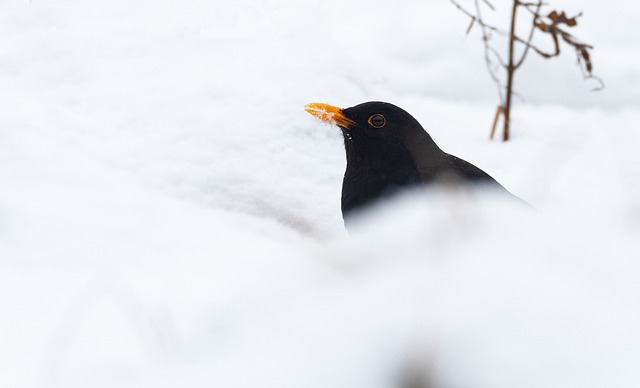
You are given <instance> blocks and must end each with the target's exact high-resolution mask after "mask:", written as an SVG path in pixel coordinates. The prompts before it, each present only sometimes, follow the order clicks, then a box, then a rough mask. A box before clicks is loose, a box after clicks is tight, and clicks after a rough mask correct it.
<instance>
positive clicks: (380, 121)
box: [367, 114, 387, 128]
mask: <svg viewBox="0 0 640 388" xmlns="http://www.w3.org/2000/svg"><path fill="white" fill-rule="evenodd" d="M367 122H368V123H369V124H370V125H371V126H372V127H374V128H382V127H384V125H385V124H386V123H387V120H385V118H384V116H383V115H381V114H377V115H373V116H371V117H369V120H367Z"/></svg>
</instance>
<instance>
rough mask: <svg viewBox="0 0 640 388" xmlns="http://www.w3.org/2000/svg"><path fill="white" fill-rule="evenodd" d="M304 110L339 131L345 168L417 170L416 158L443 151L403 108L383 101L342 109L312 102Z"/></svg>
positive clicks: (435, 154) (434, 154)
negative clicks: (343, 148) (343, 150)
mask: <svg viewBox="0 0 640 388" xmlns="http://www.w3.org/2000/svg"><path fill="white" fill-rule="evenodd" d="M305 110H306V111H307V112H309V113H311V114H312V115H314V116H316V117H317V118H319V119H320V120H322V121H324V122H327V123H330V124H336V125H337V126H338V127H340V129H341V130H342V135H343V137H344V143H345V150H346V153H347V167H349V166H350V165H353V164H354V163H357V164H366V165H367V168H368V169H374V170H393V171H398V170H407V169H415V168H416V157H417V158H419V159H420V158H422V156H423V154H424V153H425V152H429V151H431V153H432V156H437V155H438V154H439V153H441V152H442V151H441V150H440V149H439V148H438V147H437V145H436V144H435V143H434V142H433V140H432V139H431V137H430V136H429V134H427V132H425V130H424V129H423V128H422V126H421V125H420V123H419V122H418V120H416V119H415V118H413V116H411V115H410V114H409V113H407V112H406V111H405V110H404V109H402V108H399V107H397V106H395V105H393V104H389V103H386V102H365V103H362V104H359V105H356V106H353V107H351V108H346V109H341V108H338V107H335V106H332V105H328V104H322V103H311V104H307V105H306V106H305Z"/></svg>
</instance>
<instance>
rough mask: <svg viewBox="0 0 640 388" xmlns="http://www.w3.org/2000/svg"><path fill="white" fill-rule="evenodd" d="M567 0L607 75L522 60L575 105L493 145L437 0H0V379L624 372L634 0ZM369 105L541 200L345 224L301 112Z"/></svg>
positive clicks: (536, 113) (330, 165) (474, 377)
mask: <svg viewBox="0 0 640 388" xmlns="http://www.w3.org/2000/svg"><path fill="white" fill-rule="evenodd" d="M445 3H446V2H445ZM626 6H631V5H626ZM576 7H577V9H576V11H579V10H581V9H582V8H583V7H584V8H586V7H599V8H596V9H598V10H599V12H600V16H601V17H602V21H601V22H600V21H599V22H597V23H596V22H594V24H593V26H595V27H593V26H592V27H591V28H592V30H591V31H592V32H591V36H587V38H589V39H588V41H590V42H591V41H594V44H595V43H599V44H598V45H596V47H597V50H601V49H602V50H603V51H607V50H608V52H609V54H610V55H602V56H599V57H598V61H597V66H600V67H599V69H602V72H600V70H598V71H599V74H602V75H603V78H605V80H606V81H607V83H608V85H617V87H611V90H615V91H616V93H610V94H602V95H601V96H602V97H589V98H593V99H594V100H595V102H594V103H593V105H595V106H597V107H588V106H585V105H580V103H579V101H577V100H576V99H575V98H574V96H575V94H576V93H575V90H576V89H575V88H576V86H575V84H571V82H573V81H572V80H571V79H570V78H569V77H568V76H566V74H569V73H570V74H574V72H575V69H574V68H573V67H570V68H568V70H567V73H562V74H563V75H561V76H559V78H558V79H554V81H553V82H551V81H549V82H541V81H540V80H539V79H535V78H531V79H524V78H523V79H522V85H523V89H525V90H524V91H523V92H522V94H523V95H526V96H534V98H536V97H535V96H538V98H539V99H538V100H534V101H533V102H536V101H537V102H540V101H553V102H554V103H556V104H560V103H563V104H569V105H571V106H572V107H567V106H563V105H542V106H535V105H528V106H518V107H517V108H516V111H514V127H515V128H517V129H516V130H515V131H514V139H513V141H512V142H511V144H509V145H503V144H498V143H488V142H487V141H486V139H485V138H486V135H487V134H486V129H487V128H486V127H488V124H489V123H488V122H487V112H489V114H491V113H492V112H493V111H494V109H495V106H494V105H493V103H494V102H493V99H494V96H493V94H492V93H493V86H492V84H491V80H490V79H488V78H486V79H483V78H481V77H478V76H477V68H476V67H472V68H466V67H463V66H466V64H469V63H476V62H480V63H481V61H482V56H481V55H482V53H481V52H480V51H473V49H472V48H469V50H468V54H461V53H462V52H465V53H466V52H467V50H462V49H461V48H460V45H462V44H463V43H462V42H461V35H462V33H463V31H462V30H463V29H464V27H466V25H465V26H462V27H461V28H460V26H458V25H457V24H456V23H450V22H449V20H452V19H451V18H454V17H459V15H458V12H457V11H456V10H455V9H454V8H453V7H450V6H449V4H446V6H442V4H441V3H437V2H424V1H415V2H411V1H407V2H400V3H398V4H397V5H394V12H393V13H390V12H388V9H386V8H385V7H382V6H380V4H377V3H376V2H370V1H364V0H351V1H349V2H344V1H342V0H340V1H338V0H327V1H326V2H309V3H307V2H298V1H293V0H292V1H287V0H273V1H261V2H259V1H248V0H247V1H237V2H215V1H211V2H205V1H199V0H191V1H178V0H159V1H158V0H153V1H152V0H137V1H129V0H126V1H125V0H112V1H97V2H82V1H77V0H58V1H56V2H46V1H37V0H35V1H5V2H2V3H0V32H1V35H2V36H3V39H1V40H0V41H1V42H0V84H1V85H2V87H0V107H1V109H0V387H3V388H4V387H7V388H14V387H38V388H40V387H43V388H44V387H47V388H48V387H83V388H84V387H140V388H142V387H154V388H164V387H250V386H251V387H253V386H261V387H296V388H298V387H305V388H313V387H322V388H325V387H332V388H339V387H345V388H347V387H349V388H353V387H368V388H375V387H381V388H382V387H388V388H396V387H398V388H405V387H406V388H414V387H415V388H419V387H429V388H449V387H456V388H457V387H465V388H472V387H478V388H482V387H487V388H500V387H505V388H514V387H518V388H527V387H545V388H547V387H563V388H564V387H580V388H585V387H607V388H609V387H638V386H640V368H638V363H639V362H640V338H639V337H640V334H639V333H640V330H638V327H640V312H639V309H638V302H637V299H638V295H640V282H638V281H637V279H636V278H637V275H636V274H637V273H639V272H640V263H639V262H638V258H639V257H640V239H639V238H638V236H639V235H640V233H639V232H640V201H639V198H640V184H639V183H638V182H640V167H639V166H640V153H638V152H637V149H638V144H639V141H640V137H639V134H638V131H637V124H636V123H638V122H640V110H639V109H638V108H637V106H638V104H637V101H638V94H637V91H638V90H640V88H637V87H635V86H634V85H636V86H637V80H638V79H640V78H638V68H637V66H636V65H635V64H636V63H637V61H633V60H630V61H627V60H625V61H621V60H620V59H619V58H627V57H628V55H633V54H635V51H634V50H635V47H636V45H637V42H636V41H634V40H633V39H631V40H628V41H626V40H624V39H623V40H621V39H620V37H621V36H627V35H626V34H623V33H622V32H626V31H633V28H635V20H634V19H633V18H634V17H635V15H636V14H637V13H633V12H625V13H624V14H622V15H620V14H619V12H618V10H617V9H616V8H615V7H610V6H609V5H608V4H601V2H596V1H595V0H593V1H591V0H590V1H581V2H579V3H578V4H576ZM591 9H593V8H591ZM567 11H570V10H567ZM585 11H586V10H585ZM576 13H577V12H576ZM352 15H358V16H360V17H358V18H356V17H352ZM425 15H428V17H429V20H430V21H429V22H428V23H425ZM592 15H593V13H592ZM607 15H609V16H607ZM387 18H391V19H392V21H393V22H387V21H388V20H387ZM345 20H348V21H349V23H345ZM456 20H458V19H456ZM607 20H608V21H611V20H615V23H613V22H609V23H607V22H606V21H607ZM464 23H466V21H464ZM398 25H401V26H402V28H397V26H398ZM581 27H582V28H584V29H585V30H583V31H586V32H588V31H590V30H589V29H588V28H589V25H588V24H587V22H586V18H585V23H584V25H583V26H581ZM598 28H603V29H604V30H593V29H598ZM616 29H619V30H616ZM593 31H595V32H593ZM586 35H589V34H588V33H586ZM594 36H595V37H596V38H597V39H601V41H600V42H597V39H591V38H593V37H594ZM416 41H420V42H423V43H424V45H425V47H424V50H418V51H416V49H415V45H414V44H413V43H411V42H416ZM309 42H321V43H322V49H319V48H318V45H310V44H309ZM402 42H405V43H409V44H401V43H402ZM475 43H477V42H474V44H473V45H474V47H475ZM600 43H602V44H600ZM327 48H329V49H328V50H329V51H330V53H327ZM460 55H469V57H465V58H462V57H460ZM594 55H596V54H594ZM598 55H599V54H598ZM636 56H637V55H636ZM569 57H570V56H567V58H568V59H567V61H568V62H572V60H573V59H571V58H569ZM616 58H617V60H616ZM607 61H608V62H607ZM532 63H535V62H532ZM569 65H570V66H573V64H572V63H570V64H569ZM607 70H608V71H607ZM466 77H468V78H466ZM574 81H575V82H576V83H578V84H579V85H582V83H581V82H582V81H581V80H580V79H579V77H578V79H576V80H574ZM563 82H566V83H568V84H565V83H563ZM545 84H546V85H545ZM527 85H528V86H527ZM543 85H545V86H543ZM548 85H554V87H548ZM559 85H560V86H559ZM562 85H564V86H562ZM568 85H571V86H568ZM527 88H530V89H527ZM487 90H489V93H491V95H490V96H489V97H488V100H489V102H486V101H485V100H483V97H481V96H485V95H486V93H487V92H486V91H487ZM618 92H620V93H618ZM427 93H429V94H427ZM605 93H606V91H605ZM460 96H465V98H469V100H467V101H459V98H460ZM479 96H480V97H479ZM581 98H584V99H585V100H586V99H587V97H584V96H582V97H581ZM598 98H600V99H601V100H597V99H598ZM378 99H384V100H387V101H389V102H393V103H396V104H398V105H399V106H402V107H403V108H405V109H407V110H408V111H409V112H411V113H412V115H414V116H415V117H416V118H417V119H418V120H419V121H420V122H421V123H422V124H423V125H424V126H425V128H427V130H428V131H429V132H430V134H431V135H432V136H433V137H434V138H435V139H436V141H437V142H438V144H439V145H440V146H441V147H442V148H443V149H445V150H446V151H448V152H451V153H453V154H455V155H459V156H461V157H463V158H465V159H467V160H469V161H470V162H472V163H474V164H476V165H478V166H479V167H481V168H483V169H484V170H485V171H487V172H488V173H490V174H491V175H492V176H494V177H496V178H497V179H498V181H500V182H501V183H502V184H504V185H505V187H507V188H508V189H509V190H510V191H512V192H513V193H514V194H516V195H518V196H521V197H522V198H523V199H525V200H527V201H528V202H530V203H531V204H532V205H533V206H534V207H536V208H537V210H535V211H532V210H530V209H526V208H523V207H522V206H519V205H516V204H513V203H504V202H502V201H501V200H500V199H499V198H495V197H492V196H489V195H486V194H485V193H482V192H472V191H465V190H453V191H450V190H427V191H425V190H418V191H415V192H408V193H406V194H405V195H403V196H401V197H398V198H396V199H395V200H393V201H390V202H389V203H387V204H385V205H384V206H381V207H379V208H376V209H373V210H372V211H371V212H370V213H368V214H365V215H363V217H362V218H361V220H360V221H361V222H360V224H361V225H360V227H359V228H358V230H356V231H354V232H353V233H352V234H351V235H347V233H346V231H345V230H344V228H343V225H342V220H341V218H340V211H339V209H340V204H339V200H340V184H341V179H342V172H343V171H344V151H343V148H342V144H341V139H340V134H339V132H338V130H337V129H335V128H330V127H323V126H319V125H318V123H317V122H316V121H315V120H314V119H313V118H311V117H308V115H307V114H306V113H305V112H304V111H303V110H302V107H303V105H304V104H305V103H307V102H310V101H316V100H324V101H326V102H329V103H334V104H336V105H341V104H344V106H351V105H355V104H357V103H360V102H363V101H367V100H378ZM451 99H453V100H451ZM601 105H606V106H607V108H601V107H600V106H601ZM489 118H490V117H489ZM485 123H486V125H485ZM634 125H635V126H636V127H634Z"/></svg>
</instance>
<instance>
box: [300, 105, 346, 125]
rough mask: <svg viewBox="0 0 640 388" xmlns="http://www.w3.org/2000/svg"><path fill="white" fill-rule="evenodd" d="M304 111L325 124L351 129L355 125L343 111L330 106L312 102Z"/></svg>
mask: <svg viewBox="0 0 640 388" xmlns="http://www.w3.org/2000/svg"><path fill="white" fill-rule="evenodd" d="M304 110H306V111H307V112H309V113H310V114H312V115H313V116H315V117H317V118H319V119H320V120H322V121H324V122H325V123H329V124H336V125H338V126H339V127H344V128H349V127H351V126H353V125H355V121H353V120H351V119H349V118H347V117H346V116H345V115H344V113H342V109H340V108H338V107H335V106H333V105H329V104H323V103H320V102H312V103H310V104H307V105H305V106H304Z"/></svg>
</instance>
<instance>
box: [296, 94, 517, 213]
mask: <svg viewBox="0 0 640 388" xmlns="http://www.w3.org/2000/svg"><path fill="white" fill-rule="evenodd" d="M306 109H307V111H308V112H309V113H311V114H313V115H314V116H316V117H318V118H320V119H321V120H323V121H327V122H330V123H335V124H337V125H338V126H339V127H340V129H341V130H342V135H343V137H344V143H345V151H346V155H347V168H346V171H345V174H344V180H343V184H342V215H343V217H344V219H345V221H346V220H347V218H348V217H349V216H350V215H351V214H353V213H354V212H356V211H358V210H360V209H362V208H364V207H366V206H368V205H370V204H372V203H374V202H376V201H378V200H380V199H381V198H385V197H388V196H390V195H393V194H394V193H396V192H397V191H399V190H401V189H405V188H409V187H412V186H417V185H424V184H431V183H434V182H441V181H444V180H455V181H459V182H463V183H469V184H474V185H478V184H479V185H482V186H487V187H490V188H492V189H494V190H497V191H500V192H503V193H507V194H509V195H512V194H510V193H509V192H508V191H507V190H506V189H505V188H504V187H503V186H502V185H500V184H499V183H498V182H497V181H496V180H495V179H493V178H492V177H491V176H490V175H489V174H487V173H486V172H484V171H482V170H481V169H480V168H478V167H476V166H474V165H473V164H471V163H469V162H467V161H465V160H463V159H460V158H458V157H456V156H453V155H450V154H447V153H446V152H444V151H442V150H441V149H440V148H439V147H438V146H437V145H436V143H435V142H434V141H433V139H432V138H431V136H430V135H429V134H428V133H427V132H426V131H425V130H424V129H423V128H422V126H421V125H420V123H419V122H418V121H417V120H416V119H415V118H413V116H411V115H410V114H409V113H407V112H406V111H404V110H403V109H401V108H399V107H397V106H395V105H392V104H389V103H384V102H366V103H363V104H360V105H356V106H354V107H351V108H346V109H340V108H336V107H333V106H331V105H327V104H318V103H314V104H308V105H307V106H306Z"/></svg>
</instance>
